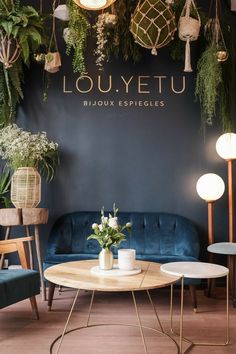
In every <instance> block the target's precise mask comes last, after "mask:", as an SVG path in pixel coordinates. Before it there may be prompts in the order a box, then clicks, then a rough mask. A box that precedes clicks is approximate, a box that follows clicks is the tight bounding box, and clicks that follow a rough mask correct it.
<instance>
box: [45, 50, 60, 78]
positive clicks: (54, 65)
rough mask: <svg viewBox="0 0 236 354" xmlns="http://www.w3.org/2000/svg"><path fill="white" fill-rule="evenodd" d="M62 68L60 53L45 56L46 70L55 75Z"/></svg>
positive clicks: (49, 53) (50, 53)
mask: <svg viewBox="0 0 236 354" xmlns="http://www.w3.org/2000/svg"><path fill="white" fill-rule="evenodd" d="M60 66H61V55H60V53H59V52H48V53H47V54H46V55H45V65H44V70H46V71H48V72H49V73H51V74H53V73H56V72H57V71H59V69H60Z"/></svg>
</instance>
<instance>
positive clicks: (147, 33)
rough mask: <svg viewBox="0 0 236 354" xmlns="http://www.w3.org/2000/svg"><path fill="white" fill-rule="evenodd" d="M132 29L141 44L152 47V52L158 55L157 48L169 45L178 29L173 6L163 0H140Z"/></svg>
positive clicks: (132, 21) (136, 39) (133, 18)
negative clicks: (142, 0)
mask: <svg viewBox="0 0 236 354" xmlns="http://www.w3.org/2000/svg"><path fill="white" fill-rule="evenodd" d="M130 31H131V33H132V34H133V36H134V39H135V41H136V42H137V43H138V44H139V45H141V46H142V47H145V48H148V49H151V53H152V54H153V55H157V49H158V48H161V47H164V46H165V45H167V44H168V43H169V42H170V41H171V40H172V39H173V36H174V33H175V31H176V25H175V15H174V13H173V11H172V8H171V6H170V5H169V4H166V3H165V2H164V1H162V0H144V2H142V3H141V2H140V1H139V3H138V5H137V7H136V9H135V11H134V14H133V17H132V20H131V27H130Z"/></svg>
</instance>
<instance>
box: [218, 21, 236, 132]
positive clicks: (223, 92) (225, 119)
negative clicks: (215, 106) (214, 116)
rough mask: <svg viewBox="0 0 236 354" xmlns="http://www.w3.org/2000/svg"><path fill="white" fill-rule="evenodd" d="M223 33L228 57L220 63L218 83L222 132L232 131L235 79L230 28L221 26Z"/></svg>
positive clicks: (233, 52) (233, 51)
mask: <svg viewBox="0 0 236 354" xmlns="http://www.w3.org/2000/svg"><path fill="white" fill-rule="evenodd" d="M223 34H224V39H225V43H226V48H227V51H228V54H229V56H228V59H227V60H226V61H225V62H223V63H222V64H221V67H222V77H223V80H222V83H221V84H220V88H219V90H220V95H219V117H220V120H221V125H222V130H223V131H224V132H232V131H233V129H234V126H233V116H232V104H233V102H232V92H234V83H235V82H234V80H235V47H234V41H233V38H232V33H231V29H230V28H229V27H228V26H227V28H224V27H223Z"/></svg>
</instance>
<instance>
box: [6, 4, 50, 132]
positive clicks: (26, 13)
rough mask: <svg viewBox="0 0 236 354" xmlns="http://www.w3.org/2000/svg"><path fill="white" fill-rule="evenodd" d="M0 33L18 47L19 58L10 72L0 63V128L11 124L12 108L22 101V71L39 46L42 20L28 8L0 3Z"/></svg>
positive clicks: (33, 10) (41, 39) (13, 115)
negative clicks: (12, 39)
mask: <svg viewBox="0 0 236 354" xmlns="http://www.w3.org/2000/svg"><path fill="white" fill-rule="evenodd" d="M0 31H1V32H2V33H3V35H8V36H9V38H14V39H15V40H16V41H17V43H18V44H19V46H20V56H19V58H18V59H17V61H15V62H14V63H13V64H12V66H11V67H10V68H6V67H5V66H4V64H2V63H0V127H2V126H4V125H8V124H10V123H12V122H13V121H14V119H15V114H16V106H17V104H18V103H19V102H20V99H23V90H22V84H23V79H24V75H23V67H24V64H25V65H27V66H29V63H30V56H31V54H32V53H34V52H35V51H36V50H37V48H38V47H39V46H40V44H41V43H42V42H43V38H42V31H43V20H42V16H41V15H39V14H38V12H37V11H36V10H35V9H34V8H33V7H32V6H21V5H20V1H15V2H13V1H11V0H0Z"/></svg>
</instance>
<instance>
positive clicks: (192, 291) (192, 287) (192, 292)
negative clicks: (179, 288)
mask: <svg viewBox="0 0 236 354" xmlns="http://www.w3.org/2000/svg"><path fill="white" fill-rule="evenodd" d="M189 291H190V295H191V299H192V305H193V311H194V312H197V292H196V286H195V285H189Z"/></svg>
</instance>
